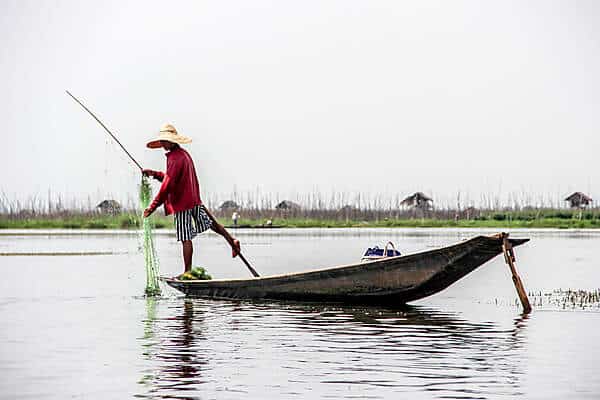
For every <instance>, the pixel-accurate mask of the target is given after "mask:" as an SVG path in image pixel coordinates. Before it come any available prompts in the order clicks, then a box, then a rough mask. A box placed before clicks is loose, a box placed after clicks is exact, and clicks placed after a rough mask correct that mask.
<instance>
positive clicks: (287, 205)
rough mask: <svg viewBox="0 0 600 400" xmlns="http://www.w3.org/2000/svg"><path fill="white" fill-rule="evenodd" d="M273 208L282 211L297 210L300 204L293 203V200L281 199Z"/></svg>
mask: <svg viewBox="0 0 600 400" xmlns="http://www.w3.org/2000/svg"><path fill="white" fill-rule="evenodd" d="M275 209H277V210H282V211H283V210H299V209H300V205H299V204H296V203H294V202H293V201H289V200H283V201H282V202H281V203H279V204H277V205H276V206H275Z"/></svg>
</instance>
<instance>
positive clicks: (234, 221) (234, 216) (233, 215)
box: [231, 211, 240, 226]
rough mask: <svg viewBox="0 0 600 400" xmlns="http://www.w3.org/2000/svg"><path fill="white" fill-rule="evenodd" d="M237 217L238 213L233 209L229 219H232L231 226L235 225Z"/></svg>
mask: <svg viewBox="0 0 600 400" xmlns="http://www.w3.org/2000/svg"><path fill="white" fill-rule="evenodd" d="M239 218H240V214H238V212H237V211H234V212H233V214H231V220H232V221H233V226H237V223H238V219H239Z"/></svg>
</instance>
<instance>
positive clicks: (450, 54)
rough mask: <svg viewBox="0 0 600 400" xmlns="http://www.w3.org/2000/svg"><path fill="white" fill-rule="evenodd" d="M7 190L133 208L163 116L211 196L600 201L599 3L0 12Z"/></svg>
mask: <svg viewBox="0 0 600 400" xmlns="http://www.w3.org/2000/svg"><path fill="white" fill-rule="evenodd" d="M0 7H1V10H0V49H1V50H0V51H1V52H2V56H1V57H0V81H1V82H2V89H3V96H2V97H1V98H0V113H1V116H2V128H3V132H2V138H3V141H2V142H3V145H4V146H3V147H4V149H3V154H2V157H1V158H0V168H1V170H2V172H3V180H2V182H1V183H0V190H1V191H3V192H4V193H6V194H7V195H8V196H9V197H10V196H17V197H27V196H31V195H35V194H41V195H43V196H45V195H46V193H47V191H48V189H49V188H50V189H51V190H52V191H53V192H54V193H62V194H63V195H64V196H65V197H69V196H71V197H72V196H75V197H77V196H79V197H82V198H85V197H87V196H88V195H91V196H92V198H93V200H94V201H95V200H96V199H100V198H101V197H104V196H112V197H117V198H124V196H126V194H127V193H135V190H136V189H135V186H136V183H137V182H138V180H139V178H138V175H137V173H136V171H135V168H134V167H133V164H131V163H130V162H128V161H127V158H126V156H124V155H123V154H122V153H121V151H120V149H118V148H117V147H116V146H115V145H113V144H111V143H109V140H108V136H107V135H106V134H105V133H104V131H103V130H102V128H101V127H100V126H99V125H98V124H97V123H96V122H95V121H94V120H93V119H92V118H90V117H89V116H88V115H87V114H86V113H84V112H83V110H82V109H80V108H79V106H78V105H77V104H75V103H74V102H73V101H72V100H71V99H70V98H69V97H68V96H67V95H66V94H65V92H64V90H65V89H69V90H70V91H71V92H72V93H73V94H75V95H76V96H78V97H80V99H82V100H83V101H84V102H85V103H86V104H87V105H88V106H89V107H90V108H91V109H92V110H94V111H95V112H96V113H97V115H98V116H99V117H100V118H101V119H102V120H103V121H104V122H105V123H106V124H107V125H108V126H109V127H110V128H111V129H113V130H114V133H115V134H116V135H117V136H118V137H119V138H120V139H121V141H122V142H123V144H124V145H125V146H126V147H127V148H128V149H129V150H130V152H131V153H132V154H133V155H134V157H136V158H137V159H138V161H140V162H141V163H142V164H143V165H144V166H147V167H149V168H154V169H163V168H164V164H165V160H164V155H163V154H162V151H160V150H154V151H152V150H149V149H146V148H145V146H144V145H145V142H146V140H147V139H150V138H151V137H152V136H153V134H154V132H156V131H157V130H158V128H159V127H160V125H161V124H163V123H164V122H172V123H174V124H175V126H176V127H177V128H178V130H179V131H180V133H182V134H184V135H188V136H191V137H192V138H193V139H194V142H193V143H192V144H191V145H188V146H187V149H188V150H189V151H190V153H191V154H192V156H193V158H194V160H195V162H196V168H197V170H198V172H199V176H200V181H201V186H202V192H203V195H204V196H205V197H206V196H210V195H216V194H225V193H228V192H231V191H232V189H233V188H234V186H235V187H237V190H238V191H242V192H243V191H256V190H257V188H258V190H260V191H261V192H263V193H269V192H273V193H280V194H282V195H283V196H284V197H285V196H291V195H292V194H293V193H302V192H312V191H314V190H319V191H322V192H324V193H327V192H331V191H336V192H348V193H356V192H366V193H368V192H370V193H383V194H389V195H392V194H395V193H399V194H400V195H406V194H410V193H411V192H414V191H417V190H421V191H424V192H426V193H428V194H430V195H433V196H434V197H435V198H436V199H439V201H452V199H454V198H456V195H457V192H459V191H460V192H462V193H463V194H462V196H463V198H470V199H472V200H475V201H478V200H479V199H480V197H481V195H482V194H486V195H490V194H494V195H502V196H504V195H506V194H507V193H513V194H514V193H527V194H528V195H531V196H533V197H539V196H550V197H553V198H558V197H559V196H566V195H568V194H569V192H571V191H574V190H582V191H584V192H589V193H590V194H591V195H592V197H596V198H600V188H599V187H598V185H600V172H599V171H600V168H599V162H598V157H597V154H598V147H599V144H600V139H599V138H598V134H599V128H600V121H599V116H600V113H599V110H600V77H599V76H600V75H599V74H598V71H600V28H599V27H600V12H599V11H600V5H599V4H598V3H597V2H595V1H591V0H590V1H573V0H570V1H488V2H485V1H410V2H409V1H348V0H343V1H294V2H291V1H209V2H206V1H204V2H200V1H194V2H191V1H190V2H167V1H160V2H148V1H143V2H142V1H140V2H123V1H118V2H108V1H100V2H99V1H45V2H44V1H35V2H29V1H22V0H19V1H6V0H1V1H0Z"/></svg>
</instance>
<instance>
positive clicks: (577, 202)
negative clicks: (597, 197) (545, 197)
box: [565, 192, 592, 208]
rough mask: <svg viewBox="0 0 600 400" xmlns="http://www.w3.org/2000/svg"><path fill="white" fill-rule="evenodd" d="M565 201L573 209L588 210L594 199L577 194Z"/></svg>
mask: <svg viewBox="0 0 600 400" xmlns="http://www.w3.org/2000/svg"><path fill="white" fill-rule="evenodd" d="M565 201H568V202H569V205H570V207H571V208H586V207H587V206H589V205H590V203H591V202H592V198H591V197H590V196H587V195H585V194H584V193H581V192H575V193H573V194H572V195H570V196H569V197H567V198H566V199H565Z"/></svg>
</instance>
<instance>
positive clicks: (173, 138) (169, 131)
mask: <svg viewBox="0 0 600 400" xmlns="http://www.w3.org/2000/svg"><path fill="white" fill-rule="evenodd" d="M161 140H166V141H167V142H171V143H177V144H185V143H192V139H190V138H189V137H187V136H183V135H180V134H178V133H177V129H175V127H174V126H173V125H171V124H165V125H163V126H162V127H161V128H160V132H158V137H157V138H156V139H152V140H151V141H149V142H148V143H147V144H146V147H148V148H151V149H157V148H159V147H162V146H161V144H160V141H161Z"/></svg>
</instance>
